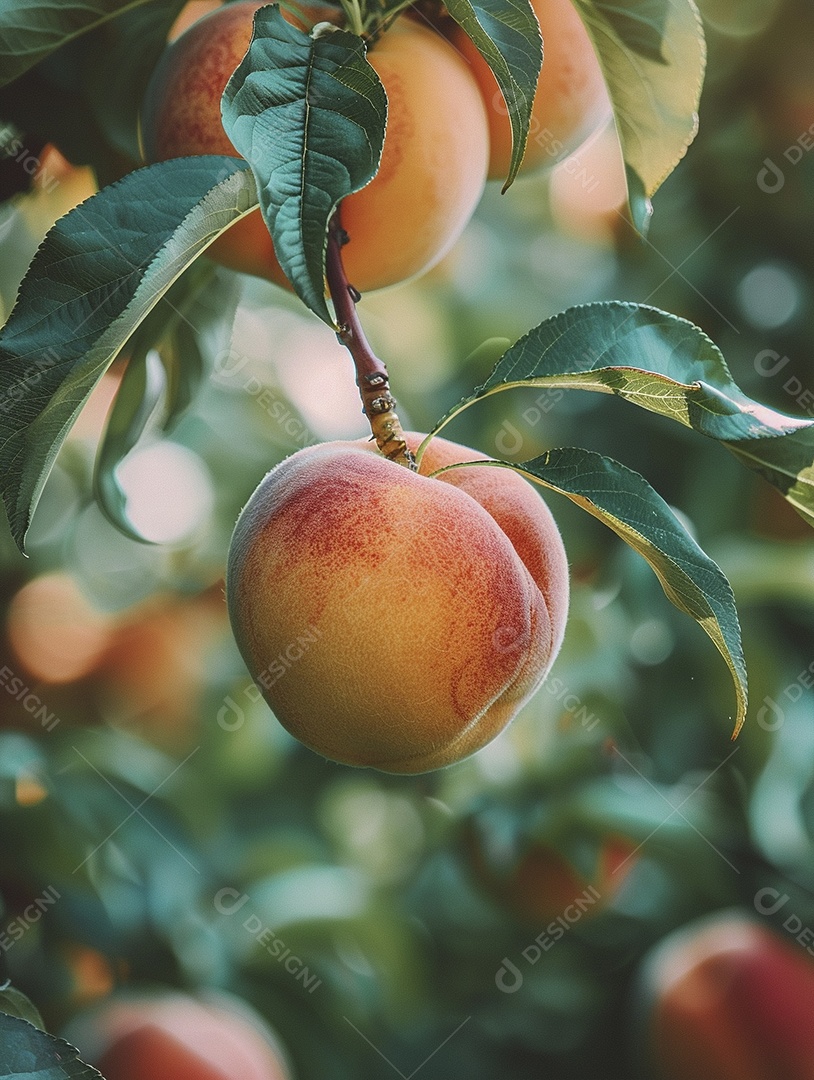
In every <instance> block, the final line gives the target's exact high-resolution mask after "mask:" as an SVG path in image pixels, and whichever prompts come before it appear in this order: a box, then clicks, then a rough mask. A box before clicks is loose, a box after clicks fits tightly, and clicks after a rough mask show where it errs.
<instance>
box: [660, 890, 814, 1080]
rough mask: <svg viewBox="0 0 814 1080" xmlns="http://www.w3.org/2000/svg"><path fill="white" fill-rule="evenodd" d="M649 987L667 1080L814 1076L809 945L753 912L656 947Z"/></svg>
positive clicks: (724, 917)
mask: <svg viewBox="0 0 814 1080" xmlns="http://www.w3.org/2000/svg"><path fill="white" fill-rule="evenodd" d="M769 891H771V892H772V899H774V897H775V896H776V895H777V894H775V893H774V890H769ZM800 940H801V941H802V938H801V939H800ZM642 983H643V987H644V992H645V995H646V998H647V1003H648V1007H649V1011H650V1015H649V1037H650V1038H649V1041H650V1048H651V1050H652V1053H653V1056H654V1058H655V1062H656V1064H657V1066H658V1075H659V1076H661V1077H664V1080H781V1078H782V1080H812V1077H814V960H812V958H811V956H809V955H807V953H806V946H802V945H798V944H795V943H794V942H793V941H792V940H790V939H787V940H783V939H781V938H780V937H778V936H777V935H776V934H774V933H773V932H772V931H770V930H768V929H766V928H765V927H764V926H761V925H760V924H759V923H758V922H757V921H756V920H755V919H753V918H752V917H750V916H747V915H746V914H745V913H742V912H740V911H727V912H722V913H720V914H717V915H714V916H712V917H711V918H708V919H704V920H702V921H701V922H700V923H696V924H693V925H691V926H688V927H685V928H683V929H682V930H679V931H677V932H676V933H674V934H672V935H671V936H670V937H669V938H667V939H666V940H665V941H663V942H662V943H661V944H660V945H659V946H657V948H656V949H655V950H654V952H653V953H652V954H651V955H650V957H649V959H648V961H647V962H646V964H645V968H644V974H643V979H642Z"/></svg>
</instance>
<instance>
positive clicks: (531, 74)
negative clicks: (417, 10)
mask: <svg viewBox="0 0 814 1080" xmlns="http://www.w3.org/2000/svg"><path fill="white" fill-rule="evenodd" d="M447 10H448V11H449V14H450V15H451V16H452V18H453V19H454V20H455V22H456V23H458V25H459V26H460V27H461V29H462V30H463V31H464V32H465V33H466V34H468V35H469V37H470V38H471V39H472V43H473V44H474V45H475V47H476V48H477V50H478V52H479V53H480V54H481V56H482V57H483V59H484V60H485V61H486V63H487V64H488V65H489V67H490V68H491V69H492V73H493V75H494V76H495V79H496V80H497V84H498V86H499V87H500V90H501V93H502V94H503V98H504V101H505V103H506V110H507V112H508V115H509V121H510V123H511V125H512V160H511V165H510V167H509V175H508V176H507V177H506V182H505V183H504V185H503V191H506V189H507V188H508V187H509V186H510V185H511V183H512V181H513V180H514V178H515V177H516V176H517V170H518V169H519V168H520V164H521V162H522V161H523V154H524V153H525V150H526V143H527V142H528V137H529V129H530V127H531V109H532V105H533V104H534V92H535V90H536V89H537V80H538V79H539V77H540V68H541V66H542V63H543V41H542V39H541V37H540V26H539V23H538V22H537V17H536V15H535V14H534V9H533V8H532V6H531V3H530V2H529V0H447Z"/></svg>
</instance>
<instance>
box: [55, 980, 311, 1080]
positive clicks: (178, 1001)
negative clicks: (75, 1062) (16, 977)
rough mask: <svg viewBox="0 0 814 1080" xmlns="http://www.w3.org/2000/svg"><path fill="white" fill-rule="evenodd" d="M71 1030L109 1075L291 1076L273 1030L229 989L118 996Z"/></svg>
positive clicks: (128, 1078) (167, 1079)
mask: <svg viewBox="0 0 814 1080" xmlns="http://www.w3.org/2000/svg"><path fill="white" fill-rule="evenodd" d="M65 1035H66V1037H67V1038H68V1040H69V1041H70V1042H73V1043H75V1044H76V1045H77V1047H78V1048H79V1050H80V1053H81V1054H82V1055H83V1057H84V1058H85V1059H86V1060H87V1061H88V1062H89V1064H92V1065H94V1066H95V1067H96V1068H98V1069H99V1070H100V1071H101V1073H102V1075H103V1076H104V1077H105V1080H291V1074H290V1072H289V1070H288V1067H287V1065H286V1063H285V1060H284V1057H283V1054H282V1051H281V1049H280V1046H279V1045H278V1043H277V1041H276V1039H275V1038H274V1036H273V1034H272V1032H271V1031H270V1029H269V1028H268V1027H267V1026H266V1025H265V1024H264V1022H263V1020H262V1019H261V1018H260V1017H259V1016H258V1015H257V1014H256V1013H255V1012H254V1011H253V1010H252V1009H250V1008H249V1007H248V1006H247V1005H245V1004H244V1003H243V1002H241V1001H238V1000H237V999H233V998H231V997H229V996H227V995H225V994H218V995H217V996H216V997H213V998H212V1000H198V999H196V998H193V997H190V996H188V995H186V994H180V993H162V994H155V995H146V994H142V995H138V996H129V995H127V996H125V995H122V996H121V997H114V998H111V999H110V1000H108V1001H106V1002H104V1003H103V1004H101V1005H100V1006H99V1007H97V1008H95V1009H93V1010H91V1011H89V1012H88V1013H85V1014H83V1015H81V1016H80V1017H78V1018H77V1019H76V1020H74V1021H73V1022H72V1024H71V1026H70V1027H69V1029H68V1030H67V1031H66V1032H65Z"/></svg>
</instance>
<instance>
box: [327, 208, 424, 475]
mask: <svg viewBox="0 0 814 1080" xmlns="http://www.w3.org/2000/svg"><path fill="white" fill-rule="evenodd" d="M347 243H348V234H347V233H346V232H345V230H344V229H343V228H342V226H341V224H340V222H339V212H338V211H337V212H336V213H335V214H334V216H333V218H332V219H331V223H330V225H329V227H328V250H327V252H326V256H325V276H326V277H327V279H328V290H329V292H330V294H331V299H332V300H333V304H334V310H335V312H336V324H337V332H336V336H337V337H338V338H339V340H340V341H341V342H342V344H343V345H344V346H345V348H346V349H347V350H348V352H349V353H350V354H351V356H352V357H353V362H354V364H355V366H356V385H357V386H358V387H359V394H360V396H361V398H362V410H363V412H364V414H365V416H366V417H367V418H368V421H369V423H370V430H371V431H372V432H373V438H374V439H375V440H376V445H377V446H378V448H379V450H380V451H381V452H382V453H383V454H384V456H385V457H386V458H389V459H390V461H395V462H397V463H398V464H399V465H405V466H406V467H407V468H408V469H413V470H415V469H416V468H417V466H416V462H415V458H414V457H413V455H412V453H411V452H410V449H409V447H408V446H407V440H406V439H405V438H404V431H403V430H402V427H401V421H400V420H399V418H398V414H397V413H396V399H395V398H394V397H393V395H392V394H391V393H390V382H389V379H388V375H387V368H386V367H385V366H384V364H383V363H382V361H381V360H380V359H379V358H378V356H376V354H375V353H374V352H373V350H372V349H371V347H370V343H369V342H368V340H367V338H366V337H365V332H364V330H363V329H362V324H361V322H360V320H359V313H358V311H357V310H356V302H357V300H360V299H361V294H360V293H359V291H358V289H355V288H354V287H353V285H351V284H350V282H349V281H348V277H347V274H346V273H345V267H344V266H343V264H342V248H343V247H344V245H345V244H347Z"/></svg>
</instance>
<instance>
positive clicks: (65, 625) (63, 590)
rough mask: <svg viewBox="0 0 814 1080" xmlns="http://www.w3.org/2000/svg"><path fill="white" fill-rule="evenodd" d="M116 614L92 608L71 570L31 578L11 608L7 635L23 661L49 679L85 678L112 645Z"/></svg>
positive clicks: (39, 676) (41, 677) (38, 676)
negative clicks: (107, 613) (69, 571)
mask: <svg viewBox="0 0 814 1080" xmlns="http://www.w3.org/2000/svg"><path fill="white" fill-rule="evenodd" d="M113 625H114V623H113V619H112V617H111V616H109V615H106V614H104V613H103V612H100V611H98V610H97V609H96V608H94V607H93V606H92V605H91V604H90V603H89V601H88V600H87V599H86V598H85V596H84V595H83V593H82V591H81V589H80V588H79V586H78V584H77V583H76V581H75V580H74V579H73V578H72V577H71V576H70V574H67V573H64V572H61V571H57V572H54V573H50V574H42V575H40V576H39V577H36V578H33V579H32V580H31V581H29V582H27V584H25V585H24V586H23V587H22V588H21V589H20V590H19V592H18V593H17V594H16V595H15V596H14V598H13V599H12V601H11V604H10V606H9V612H8V638H9V642H10V644H11V647H12V649H13V651H14V654H15V656H16V658H17V660H18V661H19V663H20V665H21V666H22V667H23V668H25V670H26V672H27V673H28V674H30V675H32V676H34V678H36V679H39V680H41V681H42V682H46V683H68V682H74V681H75V680H77V679H81V678H82V677H83V676H85V675H87V674H89V673H90V672H91V671H92V670H93V669H94V668H95V667H96V665H97V663H98V662H99V660H100V659H101V657H102V656H103V654H104V652H105V650H106V649H107V648H108V646H109V644H110V642H111V640H112V633H113Z"/></svg>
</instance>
